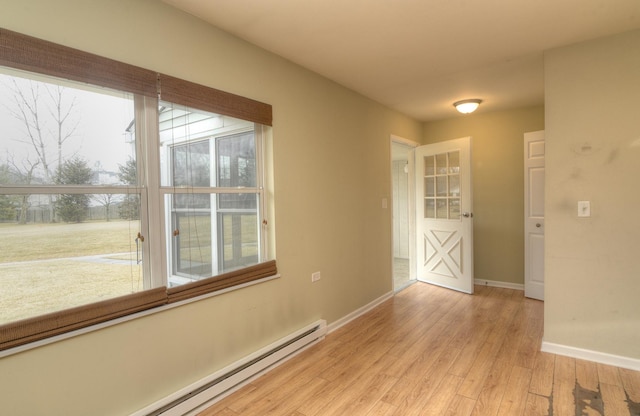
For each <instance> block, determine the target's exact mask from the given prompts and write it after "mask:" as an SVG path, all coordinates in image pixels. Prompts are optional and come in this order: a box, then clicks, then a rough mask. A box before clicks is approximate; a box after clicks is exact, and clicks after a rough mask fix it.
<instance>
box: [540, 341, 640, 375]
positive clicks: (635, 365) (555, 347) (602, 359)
mask: <svg viewBox="0 0 640 416" xmlns="http://www.w3.org/2000/svg"><path fill="white" fill-rule="evenodd" d="M541 350H542V351H544V352H550V353H552V354H558V355H564V356H567V357H571V358H579V359H581V360H588V361H593V362H596V363H600V364H607V365H612V366H615V367H621V368H628V369H629V370H634V371H640V360H639V359H637V358H629V357H623V356H620V355H613V354H607V353H604V352H599V351H592V350H585V349H582V348H576V347H570V346H568V345H561V344H554V343H552V342H546V341H542V346H541Z"/></svg>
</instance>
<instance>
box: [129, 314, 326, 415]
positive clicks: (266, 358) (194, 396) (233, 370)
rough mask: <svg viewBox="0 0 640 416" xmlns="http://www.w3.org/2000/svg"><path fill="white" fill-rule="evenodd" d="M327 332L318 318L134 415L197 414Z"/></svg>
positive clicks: (324, 322) (315, 341)
mask: <svg viewBox="0 0 640 416" xmlns="http://www.w3.org/2000/svg"><path fill="white" fill-rule="evenodd" d="M326 333H327V322H326V321H324V320H320V321H317V322H315V323H313V324H311V325H307V326H305V327H304V328H300V329H299V330H298V331H295V332H294V333H292V334H289V335H288V336H286V337H284V338H281V339H280V340H278V341H276V342H274V343H272V344H270V345H268V346H266V347H264V348H262V349H261V350H259V351H256V352H255V353H253V354H251V355H249V356H247V357H245V358H243V359H242V360H239V361H236V362H235V363H233V364H231V365H229V366H227V367H225V368H223V369H222V370H220V371H217V372H215V373H213V374H211V375H210V376H208V377H205V378H204V379H202V380H200V381H198V382H196V383H193V384H192V385H190V386H188V387H186V388H184V389H182V390H180V391H177V392H175V393H173V394H171V395H170V396H167V397H165V398H164V399H162V400H160V401H158V402H156V403H153V404H152V405H150V406H147V407H146V408H144V409H141V410H139V411H137V412H135V413H133V414H132V415H131V416H160V415H162V416H183V415H189V414H195V413H196V411H198V412H199V411H201V410H203V409H202V407H204V405H207V406H210V405H211V404H213V403H215V402H216V401H217V400H220V399H222V398H223V397H225V396H227V395H229V394H231V393H232V392H234V391H236V390H238V389H239V388H240V387H242V386H243V385H245V384H247V383H249V382H250V381H251V380H253V379H255V378H256V377H258V376H259V375H261V374H263V373H264V372H266V371H267V370H269V369H271V368H272V367H274V366H276V365H278V364H280V363H282V362H284V361H286V360H287V359H289V358H291V357H293V356H295V355H296V354H297V353H299V352H301V351H302V350H304V349H306V348H308V347H310V346H311V345H313V344H315V343H317V342H318V341H321V340H322V339H323V338H324V336H325V335H326Z"/></svg>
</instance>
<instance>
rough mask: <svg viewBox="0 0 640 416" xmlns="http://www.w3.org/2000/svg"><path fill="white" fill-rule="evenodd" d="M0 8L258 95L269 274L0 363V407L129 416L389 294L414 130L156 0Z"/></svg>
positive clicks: (62, 33)
mask: <svg viewBox="0 0 640 416" xmlns="http://www.w3.org/2000/svg"><path fill="white" fill-rule="evenodd" d="M0 10H2V13H0V26H1V27H4V28H6V29H10V30H15V31H18V32H22V33H25V34H29V35H32V36H37V37H40V38H43V39H47V40H51V41H53V42H56V43H61V44H64V45H68V46H72V47H75V48H78V49H82V50H85V51H89V52H93V53H97V54H99V55H103V56H107V57H110V58H113V59H117V60H121V61H124V62H127V63H131V64H135V65H138V66H142V67H145V68H149V69H153V70H158V71H161V72H163V73H167V74H171V75H175V76H178V77H182V78H185V79H188V80H190V81H195V82H199V83H202V84H205V85H209V86H212V87H215V88H218V89H221V90H225V91H229V92H232V93H236V94H240V95H244V96H247V97H249V98H252V99H256V100H260V101H263V102H266V103H269V104H272V105H273V113H274V126H273V160H274V167H273V172H274V182H275V198H274V204H275V228H276V230H277V233H276V250H277V262H278V268H279V271H280V273H281V277H280V278H279V279H276V280H274V281H271V282H267V283H262V284H259V285H256V286H252V287H250V288H245V289H241V290H238V291H235V292H232V293H229V294H225V295H222V296H217V297H214V298H211V299H208V300H204V301H200V302H197V303H193V304H190V305H188V306H183V307H180V308H176V309H172V310H169V311H166V312H162V313H158V314H154V315H151V316H148V317H145V318H141V319H137V320H134V321H131V322H127V323H124V324H120V325H116V326H112V327H109V328H107V329H103V330H100V331H96V332H93V333H90V334H87V335H82V336H78V337H75V338H72V339H68V340H65V341H61V342H58V343H54V344H50V345H47V346H44V347H41V348H37V349H33V350H30V351H27V352H23V353H19V354H15V355H11V356H8V357H4V358H0V398H1V399H0V402H1V405H0V406H1V407H2V413H3V414H5V413H6V414H11V415H23V414H29V415H33V414H64V415H90V414H91V415H92V414H118V415H122V414H128V413H129V412H133V411H135V410H137V409H139V408H142V407H144V406H146V405H148V404H150V403H151V402H153V401H155V400H157V399H160V398H163V397H164V396H166V395H168V394H170V393H172V392H174V391H177V390H178V389H180V388H182V387H184V386H186V385H188V384H190V383H192V382H195V381H197V380H199V379H200V378H202V377H205V376H207V375H209V374H210V373H212V372H214V371H216V370H218V369H220V368H221V367H223V366H225V365H227V364H229V363H231V362H233V361H235V360H236V359H238V358H241V357H243V356H245V355H247V354H249V353H251V352H253V351H255V350H257V349H258V348H260V347H262V346H264V345H267V344H269V343H270V342H272V341H274V340H276V339H278V338H280V337H282V336H284V335H286V334H288V333H290V332H291V331H293V330H295V329H297V328H299V327H301V326H303V325H306V324H308V323H311V322H313V321H315V320H316V319H319V318H323V319H326V320H327V321H328V322H329V323H331V322H334V321H336V320H338V319H340V318H342V317H344V316H345V315H347V314H348V313H350V312H352V311H354V310H356V309H357V308H359V307H361V306H363V305H366V304H367V303H369V302H371V301H373V300H375V299H377V298H379V297H380V296H383V295H385V294H387V293H389V292H390V291H391V290H392V283H391V215H390V210H388V209H382V207H381V205H382V204H381V199H382V198H387V199H390V198H391V181H390V154H389V153H390V146H389V140H390V135H391V134H395V135H398V136H401V137H405V138H407V139H411V140H414V141H419V140H420V138H421V136H422V125H421V124H420V123H418V122H416V121H414V120H412V119H410V118H408V117H405V116H403V115H400V114H398V113H396V112H393V111H390V110H388V109H386V108H384V107H382V106H381V105H379V104H377V103H374V102H372V101H370V100H368V99H365V98H363V97H362V96H359V95H357V94H355V93H353V92H351V91H349V90H347V89H345V88H342V87H340V86H338V85H336V84H335V83H333V82H330V81H328V80H326V79H324V78H322V77H320V76H318V75H315V74H313V73H310V72H308V71H306V70H303V69H301V68H299V67H297V66H295V65H292V64H291V63H289V62H287V61H285V60H283V59H281V58H279V57H276V56H274V55H272V54H269V53H267V52H265V51H263V50H260V49H257V48H255V47H253V46H250V45H248V44H246V43H244V42H242V41H240V40H238V39H236V38H233V37H231V36H229V35H227V34H225V33H223V32H220V31H218V30H216V29H214V28H212V27H210V26H208V25H206V24H204V23H202V22H200V21H198V20H196V19H194V18H193V17H191V16H189V15H186V14H183V13H181V12H178V11H175V10H174V9H172V8H170V7H169V6H167V5H165V4H164V3H162V2H160V1H157V0H135V1H131V0H96V1H91V2H87V1H86V0H57V1H51V0H21V1H19V2H18V1H13V0H0ZM315 271H321V272H322V280H320V281H319V282H317V283H313V284H312V283H311V279H310V277H311V273H312V272H315Z"/></svg>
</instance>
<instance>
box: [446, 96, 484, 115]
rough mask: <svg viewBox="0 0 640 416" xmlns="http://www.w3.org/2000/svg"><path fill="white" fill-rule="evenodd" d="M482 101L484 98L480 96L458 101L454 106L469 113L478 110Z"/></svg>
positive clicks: (464, 112)
mask: <svg viewBox="0 0 640 416" xmlns="http://www.w3.org/2000/svg"><path fill="white" fill-rule="evenodd" d="M481 102H482V100H480V99H478V98H472V99H470V100H462V101H456V102H455V103H453V106H454V107H455V108H456V110H458V111H459V112H461V113H462V114H469V113H473V112H474V111H476V108H478V106H479V105H480V103H481Z"/></svg>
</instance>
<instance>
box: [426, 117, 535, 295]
mask: <svg viewBox="0 0 640 416" xmlns="http://www.w3.org/2000/svg"><path fill="white" fill-rule="evenodd" d="M451 110H452V111H455V110H454V109H453V107H452V108H451ZM543 129H544V108H543V107H542V106H540V107H530V108H522V109H516V110H510V111H499V112H490V113H477V114H470V115H465V116H463V115H459V116H457V117H455V118H451V119H448V120H443V121H437V122H432V123H426V124H425V125H424V141H423V142H424V143H434V142H438V141H442V140H449V139H456V138H459V137H465V136H471V137H472V141H471V164H472V167H471V169H472V178H473V243H474V246H473V259H474V275H475V276H474V277H475V278H476V279H483V280H494V281H499V282H505V283H516V284H523V283H524V228H523V227H524V202H523V198H524V162H523V158H524V156H523V146H524V133H526V132H530V131H536V130H543Z"/></svg>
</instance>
